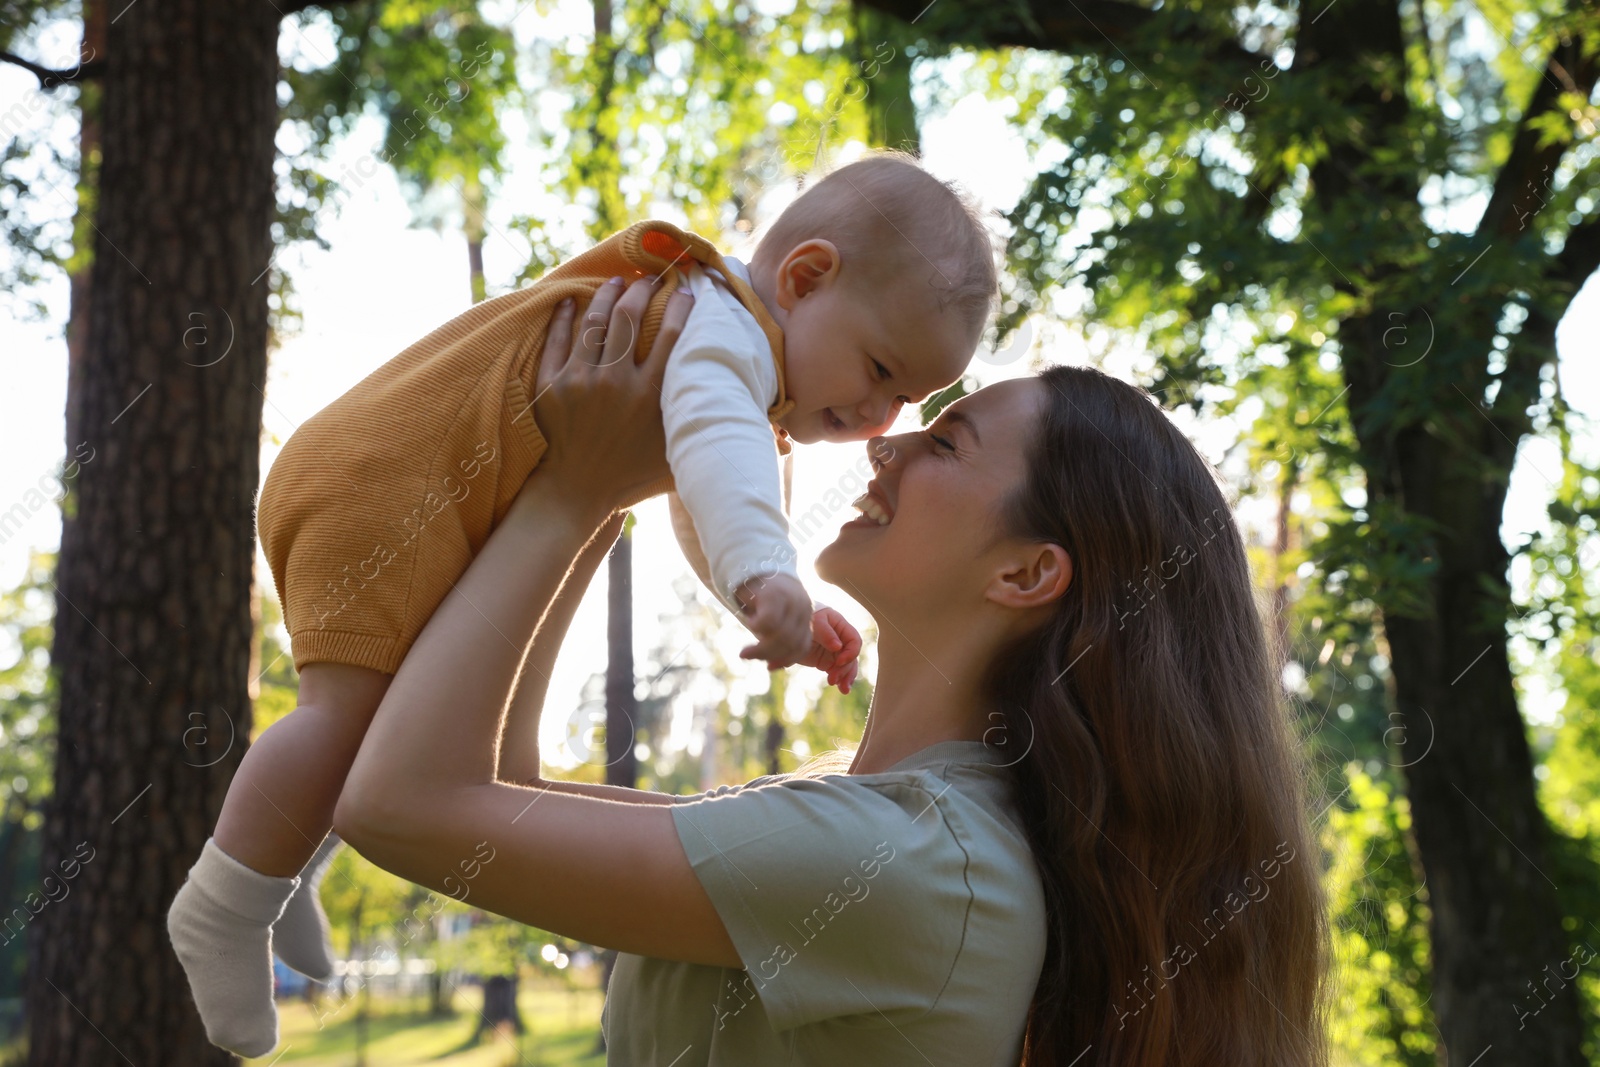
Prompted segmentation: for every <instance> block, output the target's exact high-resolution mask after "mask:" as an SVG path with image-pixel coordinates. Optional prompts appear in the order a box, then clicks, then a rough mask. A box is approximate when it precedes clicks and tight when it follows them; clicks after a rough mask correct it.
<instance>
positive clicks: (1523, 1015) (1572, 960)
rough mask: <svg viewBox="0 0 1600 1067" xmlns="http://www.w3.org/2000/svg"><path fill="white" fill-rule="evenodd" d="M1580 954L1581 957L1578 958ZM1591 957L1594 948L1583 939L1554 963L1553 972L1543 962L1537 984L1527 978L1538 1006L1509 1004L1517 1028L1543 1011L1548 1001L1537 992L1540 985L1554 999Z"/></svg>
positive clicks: (1520, 1027) (1524, 1025) (1524, 1026)
mask: <svg viewBox="0 0 1600 1067" xmlns="http://www.w3.org/2000/svg"><path fill="white" fill-rule="evenodd" d="M1585 952H1587V955H1584V953H1585ZM1580 956H1581V957H1582V958H1581V959H1580V958H1579V957H1580ZM1592 959H1594V949H1593V948H1591V947H1590V946H1589V943H1588V942H1587V941H1585V942H1584V943H1583V945H1582V947H1580V948H1576V949H1574V950H1573V951H1572V954H1571V955H1569V956H1568V957H1567V958H1566V959H1564V960H1562V961H1561V962H1560V963H1558V964H1556V971H1555V973H1554V974H1552V973H1550V965H1549V964H1548V963H1547V964H1545V966H1544V970H1543V971H1541V972H1540V974H1542V975H1544V978H1543V979H1541V980H1540V982H1539V985H1538V986H1536V985H1534V984H1533V981H1532V979H1529V981H1528V991H1529V992H1530V993H1531V994H1532V995H1533V996H1532V999H1533V1000H1534V1001H1535V1002H1537V1003H1538V1005H1539V1006H1538V1007H1537V1008H1534V1009H1532V1010H1531V1011H1530V1010H1528V1009H1526V1008H1523V1007H1522V1006H1521V1005H1519V1004H1517V1003H1515V1002H1513V1003H1512V1005H1511V1010H1512V1011H1514V1012H1516V1013H1517V1029H1518V1030H1522V1029H1526V1027H1527V1025H1528V1020H1529V1019H1531V1018H1533V1017H1534V1016H1536V1015H1538V1014H1539V1013H1540V1012H1541V1011H1544V1009H1545V1006H1546V1005H1547V1004H1548V1003H1549V1001H1547V1000H1545V999H1544V997H1542V996H1540V994H1539V989H1540V987H1541V986H1542V987H1543V988H1544V991H1545V992H1546V993H1549V994H1550V999H1551V1000H1554V999H1555V994H1557V993H1559V992H1561V990H1563V989H1565V988H1566V987H1567V983H1568V982H1571V981H1573V980H1574V979H1575V978H1577V977H1578V974H1579V972H1580V971H1582V970H1583V967H1584V965H1585V964H1587V963H1588V962H1589V961H1590V960H1592ZM1568 964H1571V965H1572V973H1571V974H1568V973H1567V970H1566V968H1567V965H1568ZM1552 980H1554V981H1555V983H1556V984H1555V987H1554V988H1552V987H1551V985H1550V982H1551V981H1552Z"/></svg>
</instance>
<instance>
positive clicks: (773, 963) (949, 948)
mask: <svg viewBox="0 0 1600 1067" xmlns="http://www.w3.org/2000/svg"><path fill="white" fill-rule="evenodd" d="M944 788H945V784H944V783H943V782H941V781H940V780H939V779H937V778H935V777H934V776H932V775H925V774H916V775H907V776H906V777H905V778H903V779H897V780H893V781H881V780H880V781H878V782H873V783H864V782H861V781H859V780H858V779H854V778H852V777H850V776H847V775H829V776H825V777H822V778H795V779H787V780H784V781H780V782H776V783H772V784H766V785H761V786H759V787H756V786H753V785H751V786H745V787H743V788H740V789H736V790H733V791H731V792H728V793H724V794H722V795H707V796H705V797H702V798H698V799H695V800H692V801H690V802H688V803H681V804H678V805H675V806H674V807H673V809H672V815H673V820H674V822H675V824H676V826H677V831H678V839H679V840H680V841H681V842H682V843H683V848H684V851H685V852H686V853H687V854H688V857H689V862H690V864H691V865H692V867H693V868H694V872H695V874H696V875H697V876H698V877H699V879H700V884H701V885H702V886H704V887H705V890H706V893H707V894H708V895H709V896H710V898H711V902H712V904H713V905H714V906H715V907H716V909H717V914H718V915H719V916H720V917H721V918H722V921H723V924H724V926H726V928H727V931H728V936H729V937H730V938H731V939H732V941H733V944H734V947H735V948H736V949H737V950H738V952H739V958H740V960H741V961H742V962H743V963H744V967H745V970H746V972H748V975H749V978H750V981H751V983H752V984H753V986H754V987H755V989H756V991H757V992H758V994H759V995H760V997H761V1000H762V1004H763V1007H764V1008H765V1010H766V1014H767V1018H768V1020H769V1021H770V1022H771V1023H772V1026H773V1028H774V1029H775V1030H778V1031H782V1030H787V1029H790V1028H791V1027H795V1026H800V1025H802V1024H805V1023H814V1022H818V1021H821V1020H823V1019H831V1018H836V1017H844V1016H871V1017H872V1018H873V1019H874V1020H876V1019H879V1018H882V1019H887V1020H889V1021H890V1022H892V1023H895V1024H896V1025H899V1024H901V1023H902V1022H906V1021H910V1020H912V1019H915V1018H918V1017H920V1016H921V1015H923V1014H925V1013H927V1012H928V1011H929V1010H931V1009H932V1008H933V1005H934V1003H935V1002H936V1001H937V1000H938V997H939V994H940V992H941V990H942V989H943V987H944V984H945V982H946V980H947V979H948V977H949V975H950V973H951V970H952V968H953V967H954V965H955V960H956V955H957V953H958V952H959V951H960V947H961V940H962V933H963V931H964V929H965V926H966V920H967V914H968V910H969V908H970V906H971V903H972V895H971V891H970V889H969V888H968V885H967V879H966V853H965V852H964V851H963V849H962V848H961V846H960V844H959V842H958V841H957V840H956V838H955V837H954V835H953V834H952V833H951V831H950V828H949V825H948V824H947V823H946V821H945V820H944V818H943V817H942V815H941V813H940V811H939V808H938V804H939V798H940V793H941V790H942V789H944Z"/></svg>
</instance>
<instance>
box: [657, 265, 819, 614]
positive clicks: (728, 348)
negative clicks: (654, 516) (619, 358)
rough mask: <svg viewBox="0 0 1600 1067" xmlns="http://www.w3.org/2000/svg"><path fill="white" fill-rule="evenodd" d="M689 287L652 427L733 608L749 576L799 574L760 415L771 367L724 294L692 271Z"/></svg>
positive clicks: (772, 378) (771, 446) (773, 373)
mask: <svg viewBox="0 0 1600 1067" xmlns="http://www.w3.org/2000/svg"><path fill="white" fill-rule="evenodd" d="M690 286H691V288H692V289H693V291H694V296H695V307H694V310H693V311H692V312H691V313H690V315H689V321H688V323H686V324H685V326H684V330H683V333H682V334H681V335H680V336H679V338H678V342H677V344H676V345H674V346H673V351H672V356H671V358H669V359H668V360H667V369H666V375H665V377H664V378H663V380H662V383H661V424H662V427H663V429H664V430H665V431H666V445H667V462H668V464H670V465H671V467H672V477H673V481H674V483H675V485H676V491H677V495H678V497H679V499H680V500H681V501H682V503H683V506H684V508H685V509H686V510H687V511H688V514H689V516H690V517H691V518H692V519H693V525H694V528H695V529H696V530H697V531H698V536H699V540H700V546H701V548H702V549H703V550H704V552H705V558H706V561H707V563H708V564H709V569H710V572H711V578H712V580H713V582H714V583H715V585H714V587H713V591H714V592H715V593H716V594H717V595H718V596H719V597H720V598H721V599H722V601H723V603H724V604H726V605H727V606H728V607H729V609H730V610H733V611H737V610H738V601H737V600H736V599H735V598H734V596H733V593H734V590H736V589H738V588H739V586H741V585H743V584H744V583H745V582H746V581H748V580H749V579H750V578H752V577H755V576H756V575H764V576H769V577H770V576H772V575H775V574H788V575H791V576H793V577H795V578H797V579H798V577H799V572H798V570H797V568H796V564H795V556H796V553H795V550H794V547H793V546H792V545H791V544H790V541H789V524H788V521H787V520H786V519H785V517H784V514H783V488H782V481H781V478H780V476H779V472H778V450H777V445H776V443H775V441H774V439H773V434H772V423H771V421H770V420H769V419H768V418H767V408H768V407H769V406H770V405H771V403H772V399H773V397H774V396H776V395H777V388H778V385H777V369H776V368H775V367H774V366H773V362H772V356H771V353H770V351H769V348H768V345H767V341H766V338H765V336H763V335H761V333H760V327H759V326H757V325H756V323H755V320H754V319H753V318H751V317H750V315H749V313H748V312H746V311H744V310H743V308H741V307H740V306H739V305H738V302H737V301H736V300H735V299H734V298H733V296H731V295H730V294H727V293H725V292H724V291H723V290H722V288H721V287H720V286H718V285H717V284H715V283H714V282H713V281H712V280H711V278H710V277H709V276H708V275H707V274H706V272H705V271H703V270H701V269H699V268H698V267H695V268H692V269H691V270H690ZM745 320H748V321H745Z"/></svg>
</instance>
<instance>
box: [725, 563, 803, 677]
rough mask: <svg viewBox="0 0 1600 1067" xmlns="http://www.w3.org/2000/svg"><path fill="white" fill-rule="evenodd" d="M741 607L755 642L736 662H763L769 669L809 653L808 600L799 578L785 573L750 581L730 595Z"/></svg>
mask: <svg viewBox="0 0 1600 1067" xmlns="http://www.w3.org/2000/svg"><path fill="white" fill-rule="evenodd" d="M734 595H735V596H736V597H737V598H738V600H739V603H740V604H741V605H742V606H743V607H744V620H743V621H744V624H745V625H746V626H748V627H749V628H750V632H751V633H753V634H755V635H756V637H757V639H758V640H757V641H756V643H755V644H753V645H750V646H749V647H747V648H745V649H744V650H743V651H741V652H740V653H739V658H740V659H764V660H766V661H767V667H768V668H769V669H770V670H777V669H778V668H780V667H788V666H791V665H792V664H795V663H798V662H800V660H801V658H802V657H804V656H805V655H807V654H808V653H809V652H810V650H811V598H810V597H809V596H807V595H806V588H805V586H803V585H801V584H800V581H799V579H797V578H794V577H791V576H790V575H787V574H775V575H773V576H772V577H770V578H760V577H757V578H752V579H750V580H749V581H748V582H745V583H744V584H743V585H741V586H740V587H739V589H738V591H737V592H736V593H735V594H734Z"/></svg>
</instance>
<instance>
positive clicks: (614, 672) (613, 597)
mask: <svg viewBox="0 0 1600 1067" xmlns="http://www.w3.org/2000/svg"><path fill="white" fill-rule="evenodd" d="M606 566H607V571H606V574H607V578H608V581H609V583H610V584H609V588H608V589H607V591H606V651H607V656H606V781H607V782H608V783H609V784H611V785H625V786H627V787H629V788H630V789H631V788H633V786H634V785H636V784H637V783H638V780H639V761H638V760H637V759H636V758H635V757H634V754H633V746H634V744H635V742H636V740H637V739H636V738H635V737H634V732H635V731H634V724H635V723H636V722H638V721H639V714H638V712H639V702H638V700H636V699H635V698H634V695H633V518H632V516H629V518H628V520H627V522H626V524H625V525H624V527H623V530H622V536H620V537H618V538H617V543H616V544H615V545H614V546H613V547H612V549H611V555H610V556H609V557H608V558H607V561H606Z"/></svg>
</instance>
